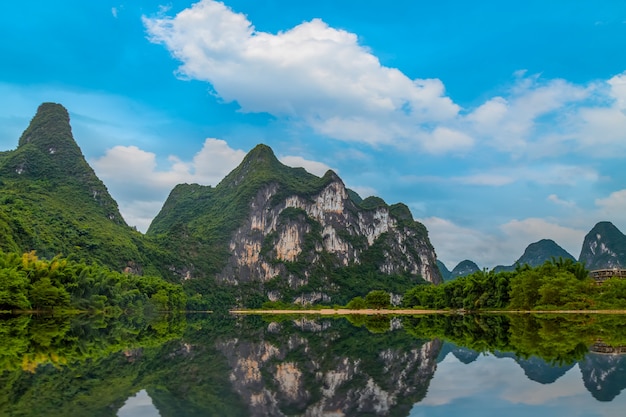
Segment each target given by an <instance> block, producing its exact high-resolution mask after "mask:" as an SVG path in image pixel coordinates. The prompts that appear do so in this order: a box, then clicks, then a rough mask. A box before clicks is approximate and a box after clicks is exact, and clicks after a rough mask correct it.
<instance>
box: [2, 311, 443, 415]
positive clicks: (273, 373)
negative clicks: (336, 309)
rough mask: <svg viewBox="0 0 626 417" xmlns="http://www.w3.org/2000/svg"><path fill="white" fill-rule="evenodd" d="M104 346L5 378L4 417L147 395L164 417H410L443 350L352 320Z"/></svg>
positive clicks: (112, 404) (81, 409)
mask: <svg viewBox="0 0 626 417" xmlns="http://www.w3.org/2000/svg"><path fill="white" fill-rule="evenodd" d="M154 325H155V326H157V325H158V323H155V324H154ZM70 327H72V328H73V326H70ZM11 332H12V333H14V332H13V331H11ZM120 332H121V330H120V329H118V330H116V333H115V334H121V333H120ZM125 332H128V333H129V334H130V333H132V329H126V330H125V331H124V332H123V333H125ZM6 334H8V333H6ZM66 334H68V333H66ZM102 335H103V337H104V338H105V339H106V338H108V337H110V335H111V332H107V331H105V330H103V331H102ZM103 341H104V340H98V338H96V337H94V336H92V338H91V339H90V341H89V343H90V345H91V346H92V347H91V351H90V352H91V353H90V355H91V356H89V355H87V356H84V357H80V358H79V360H77V361H75V362H73V363H71V364H68V365H67V366H66V365H64V364H59V363H51V362H48V364H47V365H46V364H43V365H40V366H38V367H37V368H36V369H29V370H26V371H24V370H20V369H12V368H11V369H5V370H4V372H0V385H1V386H3V388H4V389H3V390H1V392H0V415H21V416H42V415H45V416H46V417H55V416H68V415H72V416H114V415H116V412H117V410H119V409H120V408H122V407H123V406H124V404H125V402H126V401H127V399H128V398H129V397H133V396H134V395H135V394H137V393H143V398H144V399H145V398H148V397H149V398H150V399H151V400H152V405H153V406H154V407H155V408H156V409H157V410H158V412H159V414H160V415H161V416H163V417H170V416H171V417H174V416H176V417H181V416H182V417H186V416H193V417H195V416H206V415H219V416H248V415H258V416H285V415H324V414H329V415H344V416H357V415H372V416H396V415H397V416H406V415H408V413H409V411H410V409H411V407H412V406H413V404H414V403H416V402H419V401H421V400H422V399H423V398H424V396H425V394H426V392H427V389H428V386H429V383H430V380H431V378H432V377H433V374H434V372H435V368H436V358H437V355H438V354H439V350H440V348H441V342H440V341H438V340H431V341H429V340H425V339H416V338H414V337H412V336H410V335H408V334H406V333H405V332H403V331H392V332H388V333H372V332H370V331H369V330H368V329H367V328H366V327H355V326H353V325H352V324H350V323H349V322H348V321H347V320H325V321H306V322H304V321H302V320H298V321H284V322H281V323H277V322H274V323H268V322H264V321H262V320H260V319H259V318H258V317H257V318H254V317H252V318H241V319H233V318H220V319H216V318H212V317H210V316H205V317H204V318H201V319H199V320H191V321H189V322H188V323H187V331H186V333H185V335H184V336H182V337H181V338H179V339H178V340H168V339H167V338H161V339H158V340H157V339H155V340H154V341H151V340H148V339H144V340H142V345H137V346H135V347H133V348H130V349H123V350H117V351H113V352H112V353H109V354H106V353H105V351H102V352H96V350H95V348H94V346H98V345H100V346H102V347H103V348H104V349H105V350H106V349H108V348H109V347H110V346H112V345H110V344H109V345H107V344H104V343H103ZM0 343H2V341H0ZM16 343H17V342H16ZM24 343H26V340H25V341H24ZM58 343H59V344H60V345H63V346H66V349H67V346H69V345H72V343H77V346H76V347H72V348H71V350H72V351H74V350H76V349H80V344H81V343H82V342H81V341H80V340H78V339H77V338H74V337H73V336H72V337H69V338H66V339H63V340H59V341H58ZM18 344H19V343H18ZM115 346H117V345H115ZM48 354H49V355H50V356H54V354H53V353H51V352H49V353H48ZM31 371H32V372H31ZM333 413H335V414H333Z"/></svg>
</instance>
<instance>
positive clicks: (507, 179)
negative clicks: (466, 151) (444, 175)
mask: <svg viewBox="0 0 626 417" xmlns="http://www.w3.org/2000/svg"><path fill="white" fill-rule="evenodd" d="M515 180H516V179H515V178H513V177H511V176H508V175H499V174H474V175H467V176H464V177H456V178H454V179H453V181H455V182H458V183H461V184H468V185H484V186H491V187H499V186H502V185H507V184H511V183H512V182H515Z"/></svg>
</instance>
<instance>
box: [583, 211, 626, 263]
mask: <svg viewBox="0 0 626 417" xmlns="http://www.w3.org/2000/svg"><path fill="white" fill-rule="evenodd" d="M578 261H579V262H581V263H583V264H584V265H585V267H586V268H587V269H590V270H594V269H606V268H626V236H625V235H624V234H623V233H622V232H621V231H620V230H619V229H618V228H617V227H615V226H614V225H613V224H612V223H610V222H600V223H598V224H596V225H595V226H594V227H593V229H591V231H590V232H589V233H588V234H587V236H585V240H584V242H583V247H582V249H581V251H580V257H579V258H578Z"/></svg>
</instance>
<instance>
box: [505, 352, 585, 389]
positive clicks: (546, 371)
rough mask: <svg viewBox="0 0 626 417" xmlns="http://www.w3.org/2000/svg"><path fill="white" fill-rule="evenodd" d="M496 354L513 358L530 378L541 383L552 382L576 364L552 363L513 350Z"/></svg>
mask: <svg viewBox="0 0 626 417" xmlns="http://www.w3.org/2000/svg"><path fill="white" fill-rule="evenodd" d="M494 355H495V356H496V357H498V358H511V359H513V360H514V361H515V362H517V364H518V365H519V366H520V367H521V368H522V369H523V370H524V374H525V375H526V377H527V378H528V379H530V380H531V381H535V382H539V383H540V384H552V383H553V382H555V381H556V380H557V379H559V378H560V377H562V376H563V375H565V373H566V372H567V371H569V370H570V369H572V368H573V367H574V366H575V364H573V363H572V364H569V365H556V364H554V365H551V364H549V363H548V362H546V361H545V360H543V359H541V358H539V357H537V356H531V357H530V358H527V359H524V358H520V357H518V356H517V355H515V354H514V353H511V352H495V353H494Z"/></svg>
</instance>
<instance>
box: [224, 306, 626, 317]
mask: <svg viewBox="0 0 626 417" xmlns="http://www.w3.org/2000/svg"><path fill="white" fill-rule="evenodd" d="M230 313H231V314H242V315H243V314H307V315H309V314H312V315H320V316H333V315H339V316H345V315H349V314H360V315H404V316H411V315H427V314H626V310H475V311H465V310H413V309H410V308H407V309H397V310H396V309H380V310H378V309H360V310H350V309H347V308H338V309H333V308H322V309H319V310H316V309H310V310H252V309H251V310H230Z"/></svg>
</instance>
